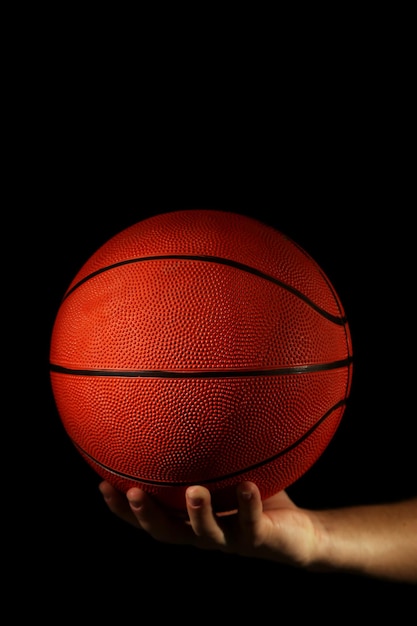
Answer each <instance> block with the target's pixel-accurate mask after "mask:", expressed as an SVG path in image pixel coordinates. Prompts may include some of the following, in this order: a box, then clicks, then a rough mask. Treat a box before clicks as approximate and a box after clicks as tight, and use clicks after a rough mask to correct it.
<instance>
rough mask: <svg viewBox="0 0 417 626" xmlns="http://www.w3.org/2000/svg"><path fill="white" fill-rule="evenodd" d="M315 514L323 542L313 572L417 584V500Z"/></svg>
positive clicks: (320, 540)
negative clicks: (360, 575)
mask: <svg viewBox="0 0 417 626" xmlns="http://www.w3.org/2000/svg"><path fill="white" fill-rule="evenodd" d="M314 515H315V517H316V527H317V528H318V529H319V530H318V536H319V537H320V539H319V542H318V546H319V548H318V552H317V553H316V554H315V555H314V559H313V562H312V563H311V569H316V570H327V571H330V570H333V571H346V572H348V571H350V572H355V573H359V574H363V575H368V576H373V577H377V578H385V579H388V580H393V581H395V580H396V581H399V582H410V583H416V584H417V498H413V499H411V500H407V501H403V502H399V503H395V504H388V505H373V506H358V507H350V508H343V509H336V510H328V511H319V512H316V513H315V514H314ZM317 523H318V525H317Z"/></svg>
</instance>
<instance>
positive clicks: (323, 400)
mask: <svg viewBox="0 0 417 626" xmlns="http://www.w3.org/2000/svg"><path fill="white" fill-rule="evenodd" d="M50 370H51V383H52V389H53V394H54V398H55V401H56V405H57V409H58V412H59V415H60V417H61V419H62V422H63V425H64V427H65V430H66V432H67V433H68V435H69V437H70V438H71V440H72V442H73V443H74V445H75V446H76V448H77V449H78V451H79V453H80V454H81V455H82V456H83V457H84V459H85V460H86V461H87V463H89V464H90V465H91V467H93V468H94V470H95V471H96V472H97V473H98V475H100V476H101V477H102V478H104V479H106V480H108V481H109V482H110V483H112V484H113V485H114V486H115V487H116V488H118V489H119V490H121V491H123V492H125V491H127V490H128V489H129V488H130V487H132V486H139V487H141V488H142V489H144V490H146V491H147V492H149V493H150V494H151V495H152V496H154V497H155V498H156V499H157V500H159V501H160V502H161V503H162V504H163V505H165V506H167V507H170V508H173V509H175V510H178V511H179V512H180V511H184V510H185V498H184V492H185V489H186V488H187V487H188V486H189V485H194V484H200V485H205V486H206V487H208V488H209V489H210V491H211V493H212V498H213V504H214V508H215V509H216V510H217V511H226V510H230V509H234V508H235V507H236V500H235V488H236V485H237V484H238V483H239V482H241V481H243V480H251V481H254V482H255V483H257V485H258V486H259V488H260V491H261V494H262V497H263V498H267V497H269V496H271V495H272V494H274V493H275V492H277V491H279V490H281V489H284V488H286V487H287V486H289V485H290V484H292V483H293V482H295V481H296V480H297V479H298V478H299V477H301V476H302V475H303V474H304V473H305V472H306V471H307V470H308V469H309V468H310V467H311V466H312V465H313V464H314V463H315V462H316V460H317V459H318V458H319V457H320V455H321V454H322V453H323V451H324V450H325V449H326V447H327V446H328V444H329V442H330V441H331V439H332V437H333V436H334V434H335V432H336V430H337V428H338V426H339V423H340V420H341V418H342V416H343V413H344V411H345V407H346V401H347V399H348V396H349V393H350V387H351V378H352V347H351V337H350V332H349V327H348V323H347V321H346V318H345V313H344V310H343V307H342V304H341V302H340V300H339V297H338V295H337V293H336V292H335V289H334V288H333V286H332V284H331V283H330V281H329V279H328V278H327V277H326V275H325V274H324V272H323V271H322V269H321V268H320V267H319V266H318V265H317V263H316V262H315V261H314V260H313V259H312V258H311V256H310V255H309V254H307V253H306V252H305V251H304V250H303V249H302V248H300V246H299V245H297V244H296V243H294V241H292V240H291V239H289V238H288V237H286V236H285V235H284V234H282V233H281V232H279V231H277V230H275V229H274V228H272V227H270V226H267V225H265V224H263V223H261V222H259V221H257V220H255V219H252V218H249V217H246V216H244V215H240V214H237V213H232V212H225V211H216V210H184V211H175V212H171V213H163V214H160V215H156V216H154V217H151V218H149V219H145V220H143V221H141V222H139V223H137V224H134V225H133V226H130V227H129V228H127V229H125V230H124V231H122V232H120V233H119V234H116V235H115V236H114V237H112V238H111V239H110V240H109V241H108V242H107V243H105V244H104V245H103V246H101V248H99V249H98V250H97V252H96V253H95V254H93V255H92V256H91V258H90V259H89V260H88V261H87V262H86V263H85V265H84V266H83V267H82V268H81V270H80V271H79V272H78V274H77V275H76V276H75V278H74V280H73V281H72V282H71V284H70V285H69V287H68V290H67V291H66V293H65V295H64V298H63V301H62V303H61V305H60V307H59V310H58V312H57V316H56V320H55V323H54V327H53V331H52V337H51V347H50Z"/></svg>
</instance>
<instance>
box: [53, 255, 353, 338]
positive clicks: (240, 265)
mask: <svg viewBox="0 0 417 626" xmlns="http://www.w3.org/2000/svg"><path fill="white" fill-rule="evenodd" d="M162 260H178V261H184V260H187V261H203V262H206V263H217V264H219V265H227V266H229V267H233V268H235V269H238V270H242V271H244V272H249V273H250V274H253V275H255V276H258V277H259V278H263V279H264V280H267V281H269V282H272V283H274V284H275V285H278V286H279V287H282V288H283V289H286V290H287V291H288V292H290V293H292V294H293V295H295V296H297V298H300V300H303V302H305V303H306V304H308V305H309V306H310V307H311V308H312V309H314V310H315V311H316V312H317V313H319V314H320V315H322V316H323V317H325V318H326V319H328V320H329V321H331V322H333V323H334V324H338V325H340V326H343V325H345V324H346V321H347V320H346V317H345V316H343V317H338V316H336V315H332V314H331V313H328V312H327V311H325V310H324V309H322V308H321V307H319V306H318V305H317V304H315V303H314V302H313V301H312V300H310V299H309V298H307V296H305V295H304V294H303V293H302V292H301V291H299V290H298V289H295V287H291V285H287V284H286V283H284V282H282V281H281V280H279V279H278V278H274V277H273V276H269V274H265V273H264V272H261V271H260V270H257V269H256V268H254V267H251V266H250V265H245V264H244V263H239V262H238V261H232V260H231V259H223V258H221V257H215V256H209V255H208V256H204V255H201V256H200V255H199V256H194V255H185V254H171V255H163V256H162V255H159V256H149V257H138V258H135V259H125V260H124V261H119V262H118V263H114V264H112V265H108V266H106V267H102V268H100V269H99V270H96V271H95V272H91V274H89V275H88V276H85V277H84V278H82V279H81V280H80V281H78V283H76V284H75V285H74V286H73V287H71V289H69V290H68V291H67V293H66V294H65V296H64V298H63V299H64V300H65V299H66V298H68V296H69V295H70V294H71V293H73V291H75V290H76V289H78V288H79V287H80V286H81V285H82V284H84V283H86V282H88V281H89V280H91V278H94V277H95V276H98V275H99V274H103V273H104V272H107V271H110V270H112V269H115V268H116V267H121V266H123V265H130V264H133V263H144V262H146V261H162ZM336 304H337V301H336Z"/></svg>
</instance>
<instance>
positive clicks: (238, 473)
mask: <svg viewBox="0 0 417 626" xmlns="http://www.w3.org/2000/svg"><path fill="white" fill-rule="evenodd" d="M345 404H346V399H345V400H341V401H340V402H338V403H337V404H335V405H334V406H333V407H332V408H331V409H330V410H329V411H327V413H325V414H324V415H323V417H321V418H320V419H319V420H318V421H317V422H316V423H315V424H314V426H312V428H310V430H308V431H307V432H306V433H304V435H303V436H302V437H300V438H299V439H297V441H295V442H294V443H292V444H291V445H290V446H288V447H287V448H285V450H281V451H280V452H278V453H277V454H274V455H273V456H271V457H269V458H267V459H264V460H263V461H259V462H258V463H254V464H253V465H248V467H244V468H242V469H239V470H236V471H235V472H230V473H229V474H223V475H222V476H212V477H211V478H206V479H204V480H201V479H196V480H194V481H162V480H161V481H158V480H150V479H149V478H141V477H139V476H132V475H131V474H125V473H124V472H117V471H115V470H114V469H112V468H111V467H108V466H107V465H104V463H100V462H99V461H97V459H96V458H94V457H93V456H91V454H88V452H86V451H85V450H83V448H81V446H79V445H78V444H77V443H75V442H74V445H75V447H76V448H77V450H78V452H79V453H80V454H81V455H84V456H85V457H87V458H88V459H90V461H92V462H93V463H94V464H95V465H97V466H98V467H101V469H103V470H105V471H106V472H109V473H110V474H113V475H114V476H118V477H119V478H123V479H126V480H132V481H134V482H138V483H142V484H144V485H153V486H155V487H189V486H191V485H196V484H199V485H208V484H210V483H219V482H222V481H225V480H230V479H231V478H236V477H237V476H241V475H242V474H245V473H247V472H251V471H253V470H256V469H259V468H260V467H263V466H265V465H268V464H269V463H273V462H274V461H276V460H277V459H279V458H280V457H281V456H284V455H285V454H288V452H291V450H294V448H297V446H299V445H300V444H301V443H302V442H303V441H305V440H306V439H308V438H309V437H310V435H311V434H312V433H313V432H314V431H315V430H316V429H317V428H318V427H319V426H320V424H322V423H323V422H325V421H326V419H328V417H329V416H330V415H331V414H332V413H333V412H334V411H336V410H337V409H339V408H340V407H342V406H344V405H345Z"/></svg>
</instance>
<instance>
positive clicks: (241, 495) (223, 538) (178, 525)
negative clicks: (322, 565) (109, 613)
mask: <svg viewBox="0 0 417 626" xmlns="http://www.w3.org/2000/svg"><path fill="white" fill-rule="evenodd" d="M100 491H101V493H102V495H103V497H104V499H105V502H106V504H107V506H108V507H109V509H110V511H112V512H113V513H114V514H115V515H117V516H118V517H120V518H121V519H123V520H125V521H126V522H128V523H130V524H133V525H134V526H137V527H138V528H141V529H142V530H144V531H146V532H147V533H149V534H150V535H151V536H152V537H153V538H154V539H156V540H158V541H161V542H165V543H175V544H186V545H193V546H195V547H197V548H201V549H205V550H210V549H211V550H221V551H223V552H229V553H234V554H239V555H242V556H251V557H258V558H264V559H270V560H274V561H279V562H282V563H290V564H292V565H299V566H300V567H302V566H304V567H307V566H308V565H309V563H310V562H311V559H312V556H313V553H314V548H315V541H316V539H317V528H316V527H315V524H314V513H312V512H311V511H306V510H304V509H301V508H299V507H297V506H296V505H295V504H294V503H293V502H292V500H291V499H290V498H289V496H288V495H287V493H286V492H285V491H281V492H279V493H277V494H275V495H274V496H272V497H270V498H267V499H266V500H263V501H262V500H261V495H260V492H259V489H258V487H257V486H256V485H255V484H254V483H251V482H244V483H241V484H240V485H239V486H238V487H237V497H238V510H237V512H235V513H231V514H227V515H217V514H215V513H213V511H212V508H211V498H210V492H209V491H208V490H207V489H206V488H205V487H202V486H198V485H196V486H192V487H189V488H188V489H187V491H186V506H187V512H188V519H180V518H178V517H176V516H173V515H172V514H170V513H168V512H167V511H166V510H164V509H163V508H162V507H161V506H159V505H158V503H157V502H156V501H155V500H153V499H152V497H151V496H149V495H148V494H147V493H146V492H144V491H142V490H141V489H138V488H132V489H130V490H129V491H128V492H127V494H126V495H124V494H122V493H120V492H118V491H117V490H116V489H114V487H112V486H111V485H110V484H109V483H108V482H105V481H104V482H102V483H101V484H100Z"/></svg>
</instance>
